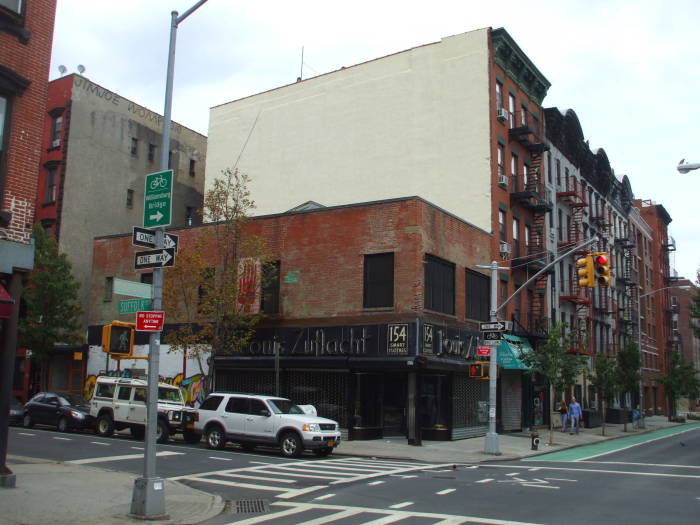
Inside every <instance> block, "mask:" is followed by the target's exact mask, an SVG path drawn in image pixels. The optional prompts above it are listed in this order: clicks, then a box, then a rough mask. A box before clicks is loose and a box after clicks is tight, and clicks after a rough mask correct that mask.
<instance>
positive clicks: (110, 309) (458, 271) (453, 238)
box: [90, 197, 531, 440]
mask: <svg viewBox="0 0 700 525" xmlns="http://www.w3.org/2000/svg"><path fill="white" fill-rule="evenodd" d="M304 208H305V209H304V210H303V211H291V212H287V213H282V214H273V215H267V216H259V217H255V218H254V220H252V221H251V222H250V223H249V228H251V231H252V232H254V233H256V234H258V235H260V236H262V238H264V239H265V241H266V245H267V247H268V249H269V250H270V251H271V252H272V254H273V258H274V260H276V265H277V267H278V269H279V271H278V277H277V280H276V281H275V282H273V283H272V284H271V285H270V289H269V293H270V294H271V296H270V299H269V300H268V301H266V302H264V303H263V310H264V311H265V312H266V314H267V315H266V317H265V319H264V320H263V322H261V323H260V325H259V326H258V327H257V328H256V335H255V338H254V340H253V342H252V343H251V344H250V345H249V346H248V347H247V348H246V349H245V350H244V351H242V352H241V353H240V354H238V355H236V354H233V355H215V356H214V357H213V360H212V367H213V369H212V376H213V378H214V388H215V389H218V390H225V391H256V392H268V393H274V388H275V369H276V368H275V363H276V362H277V364H278V365H279V370H280V372H281V380H280V385H281V392H280V393H281V394H283V395H288V396H290V397H291V398H293V399H294V400H295V401H296V402H299V403H310V404H314V405H315V406H316V407H317V409H318V410H319V412H320V414H321V415H325V416H329V417H333V418H335V419H337V420H338V421H339V422H340V423H341V426H342V428H343V429H344V430H345V431H346V432H347V433H348V435H349V436H350V437H351V438H370V437H379V436H386V435H406V436H408V438H409V439H412V440H419V439H420V438H421V437H422V438H423V439H456V438H462V437H468V436H473V435H480V434H483V433H485V432H486V424H487V416H488V409H487V397H488V393H487V390H488V388H487V387H488V382H486V381H483V380H478V379H470V378H469V377H468V373H467V367H468V364H469V363H472V362H474V361H475V360H477V356H476V347H477V342H478V322H479V321H483V320H487V319H488V311H487V310H488V296H489V286H488V277H487V276H486V275H485V274H482V273H479V272H477V271H474V270H473V268H474V267H475V266H476V265H477V264H482V263H484V262H486V261H488V258H489V256H490V240H491V235H490V234H489V233H487V232H485V231H483V230H481V229H480V228H478V227H476V226H474V225H471V224H469V223H468V222H466V221H464V220H463V219H460V218H458V217H456V216H454V215H452V214H450V213H448V212H446V211H445V210H442V209H440V208H438V207H436V206H434V205H433V204H431V203H429V202H427V201H425V200H423V199H421V198H418V197H406V198H400V199H390V200H386V201H375V202H368V203H359V204H349V205H340V206H333V207H319V206H306V207H304ZM207 228H210V227H209V226H206V225H204V226H201V227H198V228H188V229H184V230H179V231H178V230H174V231H173V232H174V233H177V234H179V235H180V243H181V245H182V246H186V245H187V243H188V242H190V241H191V239H192V238H193V237H194V236H197V235H206V231H207ZM176 264H177V261H176ZM93 266H94V272H93V277H92V287H91V301H90V312H91V316H90V323H91V325H92V326H91V330H90V333H91V334H92V335H91V344H93V345H95V344H99V328H100V325H101V324H103V323H105V322H107V321H109V320H111V319H121V320H124V321H127V320H131V319H132V318H133V315H132V316H121V317H120V316H119V314H118V309H117V305H116V302H117V301H115V300H105V299H106V298H105V295H104V293H103V290H104V282H106V280H107V279H110V278H115V277H119V278H123V279H129V280H134V279H138V277H137V276H136V274H135V272H134V270H133V247H132V246H131V237H130V236H126V235H121V236H109V237H102V238H98V239H96V240H95V247H94V257H93ZM167 278H168V276H167V271H166V274H165V279H167ZM166 321H167V319H166ZM510 343H512V344H513V345H517V344H520V343H522V342H521V341H519V340H518V339H517V338H513V339H511V340H510ZM510 343H509V344H510ZM509 344H505V345H502V346H503V347H504V351H503V352H501V354H502V357H501V359H502V362H501V364H502V374H501V380H500V388H501V397H502V398H504V399H509V400H511V401H513V400H515V401H513V402H509V403H506V404H505V406H504V407H503V410H502V411H499V413H500V414H501V419H500V420H499V424H500V425H501V426H502V428H505V429H514V428H521V427H522V422H521V418H522V417H523V416H522V414H521V405H523V404H527V403H526V402H525V401H524V400H522V399H521V395H520V392H522V391H523V388H525V389H526V390H527V389H529V388H531V386H530V385H531V381H530V379H529V377H528V378H527V380H525V379H524V376H523V372H522V369H521V368H520V367H519V366H518V361H517V359H511V361H509V362H506V361H507V360H508V359H509V358H512V357H513V354H512V351H511V350H510V346H509ZM275 348H279V359H278V360H277V361H276V360H275ZM140 351H142V352H145V347H144V348H142V349H140ZM93 356H94V359H97V360H102V359H104V354H101V352H100V351H99V349H95V350H94V353H93V354H91V359H93ZM100 362H101V361H100ZM130 366H138V364H137V363H130V362H128V361H125V362H123V363H122V367H123V368H128V367H130ZM513 392H515V394H513ZM512 396H515V397H512Z"/></svg>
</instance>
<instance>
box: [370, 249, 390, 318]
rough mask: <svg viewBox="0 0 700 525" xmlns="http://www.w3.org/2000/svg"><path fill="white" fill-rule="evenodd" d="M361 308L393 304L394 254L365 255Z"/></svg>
mask: <svg viewBox="0 0 700 525" xmlns="http://www.w3.org/2000/svg"><path fill="white" fill-rule="evenodd" d="M362 306H363V308H389V307H392V306H394V254H393V253H373V254H369V255H365V265H364V292H363V300H362Z"/></svg>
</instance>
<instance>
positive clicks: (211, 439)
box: [207, 425, 226, 450]
mask: <svg viewBox="0 0 700 525" xmlns="http://www.w3.org/2000/svg"><path fill="white" fill-rule="evenodd" d="M207 446H208V447H209V448H213V449H216V450H221V449H223V448H224V447H225V446H226V435H225V434H224V429H223V428H221V427H220V426H218V425H215V426H213V427H211V428H209V429H208V430H207Z"/></svg>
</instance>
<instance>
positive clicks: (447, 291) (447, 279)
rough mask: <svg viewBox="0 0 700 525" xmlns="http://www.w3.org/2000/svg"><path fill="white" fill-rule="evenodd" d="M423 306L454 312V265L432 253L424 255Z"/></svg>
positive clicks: (449, 312)
mask: <svg viewBox="0 0 700 525" xmlns="http://www.w3.org/2000/svg"><path fill="white" fill-rule="evenodd" d="M425 307H426V308H427V309H429V310H435V311H436V312H443V313H446V314H454V313H455V265H454V264H452V263H450V262H448V261H445V260H443V259H439V258H438V257H434V256H432V255H426V256H425Z"/></svg>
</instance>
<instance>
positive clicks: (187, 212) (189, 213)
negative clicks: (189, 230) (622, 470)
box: [185, 206, 194, 226]
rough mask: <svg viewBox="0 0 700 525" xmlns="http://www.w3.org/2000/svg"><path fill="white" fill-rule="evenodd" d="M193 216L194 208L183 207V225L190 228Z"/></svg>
mask: <svg viewBox="0 0 700 525" xmlns="http://www.w3.org/2000/svg"><path fill="white" fill-rule="evenodd" d="M193 216H194V208H193V207H192V206H185V224H187V226H192V218H193Z"/></svg>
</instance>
